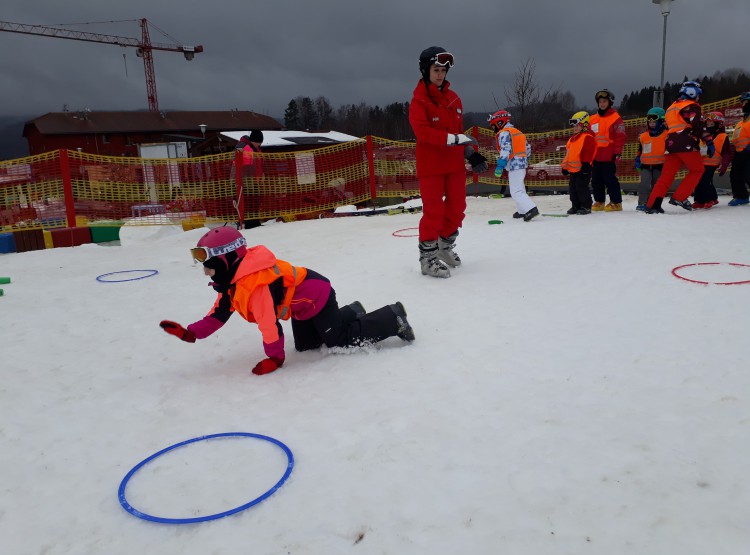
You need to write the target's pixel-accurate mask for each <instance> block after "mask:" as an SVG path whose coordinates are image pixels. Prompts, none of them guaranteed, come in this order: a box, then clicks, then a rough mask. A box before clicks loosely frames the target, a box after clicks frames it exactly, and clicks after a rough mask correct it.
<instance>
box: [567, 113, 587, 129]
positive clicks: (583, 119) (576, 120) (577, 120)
mask: <svg viewBox="0 0 750 555" xmlns="http://www.w3.org/2000/svg"><path fill="white" fill-rule="evenodd" d="M579 124H580V125H582V126H583V128H584V129H587V128H588V126H589V113H588V112H576V113H575V114H573V115H572V116H571V118H570V119H569V120H568V125H570V126H571V127H574V126H576V125H579Z"/></svg>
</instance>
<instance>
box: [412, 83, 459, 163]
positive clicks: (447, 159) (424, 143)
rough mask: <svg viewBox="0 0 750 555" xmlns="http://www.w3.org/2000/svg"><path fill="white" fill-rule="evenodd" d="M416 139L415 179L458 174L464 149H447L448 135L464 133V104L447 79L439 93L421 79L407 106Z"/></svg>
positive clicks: (450, 147) (456, 147)
mask: <svg viewBox="0 0 750 555" xmlns="http://www.w3.org/2000/svg"><path fill="white" fill-rule="evenodd" d="M409 123H411V127H412V129H413V130H414V135H416V137H417V177H422V176H427V175H440V174H448V173H455V172H461V171H464V170H465V166H464V147H462V146H448V134H449V133H451V134H458V133H463V105H462V104H461V99H460V98H459V97H458V95H457V94H456V93H454V92H453V91H452V90H451V89H450V83H449V82H448V81H447V80H446V81H444V84H443V90H442V91H441V90H440V89H438V88H437V87H436V86H435V85H433V84H430V85H429V86H428V85H427V84H426V83H425V82H424V80H420V81H419V83H417V86H416V88H415V89H414V96H413V97H412V99H411V104H410V105H409Z"/></svg>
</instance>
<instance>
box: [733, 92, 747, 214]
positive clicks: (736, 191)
mask: <svg viewBox="0 0 750 555" xmlns="http://www.w3.org/2000/svg"><path fill="white" fill-rule="evenodd" d="M740 104H742V119H741V120H740V121H739V122H737V124H736V125H735V126H734V133H733V134H732V144H733V145H734V158H733V160H732V169H731V170H730V171H729V182H730V183H731V184H732V200H730V201H729V206H744V205H746V204H748V203H749V202H750V200H748V196H750V195H748V187H750V92H743V93H742V94H741V95H740Z"/></svg>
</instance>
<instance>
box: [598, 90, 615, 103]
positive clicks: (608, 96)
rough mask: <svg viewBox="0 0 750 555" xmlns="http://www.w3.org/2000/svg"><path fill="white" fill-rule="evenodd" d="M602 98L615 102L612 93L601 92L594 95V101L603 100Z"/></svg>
mask: <svg viewBox="0 0 750 555" xmlns="http://www.w3.org/2000/svg"><path fill="white" fill-rule="evenodd" d="M602 98H606V99H607V100H609V101H612V100H614V97H613V96H612V93H611V92H609V91H599V92H598V93H596V94H595V95H594V100H601V99H602Z"/></svg>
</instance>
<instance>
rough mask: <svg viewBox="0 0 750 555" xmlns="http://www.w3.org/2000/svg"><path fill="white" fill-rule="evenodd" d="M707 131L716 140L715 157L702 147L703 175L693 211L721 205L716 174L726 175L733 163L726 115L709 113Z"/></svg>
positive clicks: (694, 200)
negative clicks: (725, 121)
mask: <svg viewBox="0 0 750 555" xmlns="http://www.w3.org/2000/svg"><path fill="white" fill-rule="evenodd" d="M705 121H706V131H708V132H709V133H710V134H711V136H712V137H713V140H714V147H715V149H714V155H713V156H709V155H708V153H707V152H705V150H707V147H701V155H702V156H703V175H702V176H701V178H700V181H698V185H696V186H695V191H693V210H695V209H696V208H711V207H712V206H715V205H717V204H719V195H718V194H717V192H716V187H715V186H714V173H716V170H718V171H719V176H722V175H724V174H725V173H726V171H727V168H728V167H729V163H730V162H731V161H732V143H730V142H729V141H728V140H727V132H726V130H725V129H724V114H722V113H721V112H709V113H707V114H706V117H705Z"/></svg>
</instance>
